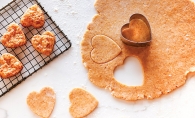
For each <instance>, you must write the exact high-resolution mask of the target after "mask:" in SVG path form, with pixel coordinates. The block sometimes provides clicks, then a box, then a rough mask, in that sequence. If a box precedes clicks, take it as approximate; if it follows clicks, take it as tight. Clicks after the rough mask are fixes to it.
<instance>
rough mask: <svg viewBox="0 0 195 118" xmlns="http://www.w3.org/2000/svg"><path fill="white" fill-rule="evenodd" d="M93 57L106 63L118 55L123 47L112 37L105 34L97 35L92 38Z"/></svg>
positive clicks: (96, 60) (97, 61)
mask: <svg viewBox="0 0 195 118" xmlns="http://www.w3.org/2000/svg"><path fill="white" fill-rule="evenodd" d="M92 47H93V48H94V49H93V50H92V51H91V59H92V60H93V61H94V62H96V63H106V62H108V61H111V60H112V59H114V58H115V57H117V56H118V55H119V54H120V52H121V48H120V47H119V46H118V44H117V43H115V42H114V41H113V40H112V39H111V38H109V37H107V36H105V35H96V36H94V37H93V38H92Z"/></svg>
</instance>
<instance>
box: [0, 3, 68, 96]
mask: <svg viewBox="0 0 195 118" xmlns="http://www.w3.org/2000/svg"><path fill="white" fill-rule="evenodd" d="M34 4H37V5H39V7H40V8H41V9H42V11H43V12H44V16H45V24H44V26H43V27H42V28H39V29H35V28H33V27H22V25H21V24H20V18H21V16H22V15H23V14H24V12H25V11H26V10H27V9H28V8H29V7H31V6H32V5H34ZM12 22H15V23H18V24H19V26H20V27H22V30H23V32H24V34H25V36H26V39H27V43H26V44H25V45H24V46H21V47H18V48H14V49H13V48H6V47H4V46H3V45H2V44H1V43H0V55H2V54H3V53H11V54H13V55H15V56H16V57H17V58H18V59H19V60H20V61H21V62H22V63H23V66H24V67H23V69H22V71H21V72H20V73H19V74H17V75H16V76H13V77H11V78H8V79H1V78H0V97H2V96H3V95H5V94H6V93H7V92H9V91H10V90H11V89H13V88H14V87H16V86H17V85H18V84H20V83H21V82H22V81H24V80H26V79H27V78H28V77H29V76H31V75H32V74H33V73H35V72H36V71H38V70H39V69H41V68H42V67H43V66H45V65H46V64H48V63H49V62H51V61H52V60H53V59H54V58H56V57H58V56H59V55H60V54H62V53H63V52H65V51H67V50H68V49H69V48H70V47H71V42H70V40H69V39H68V38H67V36H66V35H65V34H64V33H63V31H62V30H61V29H60V28H59V26H58V25H57V24H56V23H55V21H53V20H52V18H51V17H50V16H49V15H48V13H47V12H46V11H45V10H44V7H42V6H41V4H40V3H39V2H38V1H37V0H13V1H12V2H10V3H8V4H7V5H6V6H5V7H3V8H1V9H0V37H2V35H3V34H4V33H5V32H6V28H7V26H8V25H9V24H10V23H12ZM44 31H51V32H53V33H54V34H55V37H56V43H55V45H54V50H53V52H52V54H51V55H50V56H44V55H42V54H40V53H38V52H37V51H36V50H35V49H34V48H33V47H32V44H31V42H30V40H31V38H32V37H33V36H34V35H36V34H42V33H43V32H44Z"/></svg>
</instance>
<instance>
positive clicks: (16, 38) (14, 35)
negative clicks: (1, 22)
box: [1, 23, 26, 48]
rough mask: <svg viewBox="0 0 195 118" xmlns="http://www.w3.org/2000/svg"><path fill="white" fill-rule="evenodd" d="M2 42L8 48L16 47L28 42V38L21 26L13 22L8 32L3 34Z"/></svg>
mask: <svg viewBox="0 0 195 118" xmlns="http://www.w3.org/2000/svg"><path fill="white" fill-rule="evenodd" d="M1 43H2V44H3V45H4V46H5V47H8V48H16V47H19V46H22V45H24V44H26V38H25V35H24V33H23V31H22V29H21V28H20V26H19V25H18V24H16V23H11V24H10V25H8V27H7V32H6V33H5V34H4V35H3V36H2V38H1Z"/></svg>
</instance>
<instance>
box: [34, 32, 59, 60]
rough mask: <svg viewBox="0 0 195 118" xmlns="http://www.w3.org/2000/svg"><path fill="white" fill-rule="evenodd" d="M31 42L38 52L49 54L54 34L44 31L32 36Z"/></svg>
mask: <svg viewBox="0 0 195 118" xmlns="http://www.w3.org/2000/svg"><path fill="white" fill-rule="evenodd" d="M31 43H32V45H33V47H34V48H35V49H36V50H37V51H38V52H39V53H42V54H44V55H47V56H49V55H50V54H51V53H52V51H53V48H54V44H55V36H54V34H53V33H52V32H50V31H46V32H44V33H43V34H42V35H35V36H33V37H32V39H31Z"/></svg>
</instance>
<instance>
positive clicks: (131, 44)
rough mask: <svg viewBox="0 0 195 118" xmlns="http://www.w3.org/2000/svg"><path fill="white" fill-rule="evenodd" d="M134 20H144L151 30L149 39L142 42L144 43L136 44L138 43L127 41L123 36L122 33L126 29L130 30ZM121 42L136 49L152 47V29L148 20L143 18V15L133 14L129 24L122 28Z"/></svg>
mask: <svg viewBox="0 0 195 118" xmlns="http://www.w3.org/2000/svg"><path fill="white" fill-rule="evenodd" d="M133 19H140V20H142V21H143V22H144V23H145V24H146V25H147V27H148V29H149V37H148V38H147V39H146V40H145V41H142V42H136V41H133V40H132V39H127V38H125V37H124V36H123V34H122V31H123V30H124V29H127V28H129V24H130V21H131V20H133ZM120 38H121V40H122V42H123V43H125V44H127V45H130V46H136V47H145V46H149V45H150V42H151V41H152V38H151V28H150V25H149V22H148V20H147V19H146V17H145V16H143V15H142V14H138V13H136V14H133V15H132V16H131V17H130V19H129V23H127V24H125V25H123V26H122V27H121V36H120Z"/></svg>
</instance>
